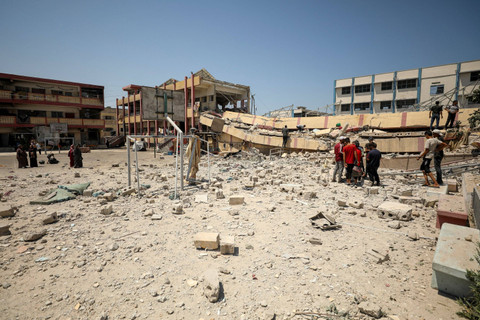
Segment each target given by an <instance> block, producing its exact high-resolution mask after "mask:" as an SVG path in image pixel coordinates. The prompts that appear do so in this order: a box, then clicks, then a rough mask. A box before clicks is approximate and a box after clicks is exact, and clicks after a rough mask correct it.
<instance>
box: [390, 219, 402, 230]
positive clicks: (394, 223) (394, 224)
mask: <svg viewBox="0 0 480 320" xmlns="http://www.w3.org/2000/svg"><path fill="white" fill-rule="evenodd" d="M388 227H389V228H392V229H400V227H401V225H400V222H398V221H391V222H389V223H388Z"/></svg>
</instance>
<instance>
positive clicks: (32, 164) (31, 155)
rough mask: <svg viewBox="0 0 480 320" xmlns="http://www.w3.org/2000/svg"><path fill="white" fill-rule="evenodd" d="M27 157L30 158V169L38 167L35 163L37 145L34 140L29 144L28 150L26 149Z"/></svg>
mask: <svg viewBox="0 0 480 320" xmlns="http://www.w3.org/2000/svg"><path fill="white" fill-rule="evenodd" d="M28 156H29V158H30V168H34V167H38V163H37V145H36V143H35V140H32V141H31V142H30V148H29V149H28Z"/></svg>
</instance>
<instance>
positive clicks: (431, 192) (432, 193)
mask: <svg viewBox="0 0 480 320" xmlns="http://www.w3.org/2000/svg"><path fill="white" fill-rule="evenodd" d="M425 188H428V189H427V197H439V196H440V195H441V194H447V193H448V186H447V185H444V186H440V188H431V187H425Z"/></svg>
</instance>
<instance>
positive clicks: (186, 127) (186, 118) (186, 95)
mask: <svg viewBox="0 0 480 320" xmlns="http://www.w3.org/2000/svg"><path fill="white" fill-rule="evenodd" d="M187 83H188V78H187V77H186V76H185V80H184V81H183V92H184V95H185V133H186V132H187V131H188V117H187V107H188V89H187Z"/></svg>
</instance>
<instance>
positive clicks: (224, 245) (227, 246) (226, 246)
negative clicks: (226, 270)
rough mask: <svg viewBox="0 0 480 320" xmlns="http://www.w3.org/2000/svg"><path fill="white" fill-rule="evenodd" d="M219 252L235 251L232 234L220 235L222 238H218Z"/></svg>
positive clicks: (230, 252) (232, 252)
mask: <svg viewBox="0 0 480 320" xmlns="http://www.w3.org/2000/svg"><path fill="white" fill-rule="evenodd" d="M220 252H221V253H222V254H234V253H235V237H234V236H222V238H221V239H220Z"/></svg>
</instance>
